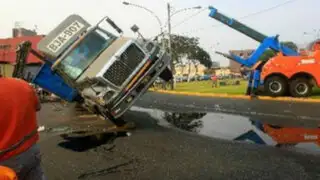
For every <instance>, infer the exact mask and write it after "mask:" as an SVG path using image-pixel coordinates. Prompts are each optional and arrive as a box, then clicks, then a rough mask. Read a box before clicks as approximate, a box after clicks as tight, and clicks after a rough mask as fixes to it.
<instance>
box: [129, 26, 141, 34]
mask: <svg viewBox="0 0 320 180" xmlns="http://www.w3.org/2000/svg"><path fill="white" fill-rule="evenodd" d="M131 30H132V31H133V32H134V33H137V32H139V27H138V26H137V25H133V26H132V27H131Z"/></svg>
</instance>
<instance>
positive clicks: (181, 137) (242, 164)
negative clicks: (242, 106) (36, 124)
mask: <svg viewBox="0 0 320 180" xmlns="http://www.w3.org/2000/svg"><path fill="white" fill-rule="evenodd" d="M152 100H154V99H152ZM157 100H161V99H159V98H158V99H157ZM143 101H144V103H142V102H143ZM147 102H148V101H147V100H145V99H143V100H141V101H140V103H137V104H138V105H139V106H140V107H138V106H135V107H133V108H132V109H131V111H129V112H128V113H126V114H125V116H124V118H125V119H126V120H128V121H133V122H135V123H136V126H137V127H136V129H135V130H132V131H131V132H132V136H129V137H126V136H122V137H121V136H120V137H117V138H116V137H115V136H114V135H109V134H108V135H106V134H101V135H100V136H99V137H97V136H88V137H82V138H69V139H68V138H67V139H64V138H62V137H59V136H57V135H50V133H47V132H42V133H41V141H40V146H41V150H42V153H43V166H44V168H45V171H46V174H47V176H48V177H49V180H50V179H320V158H319V157H320V156H319V145H317V144H315V143H307V144H306V143H300V142H296V143H292V142H291V141H290V143H289V144H287V143H286V139H285V138H280V139H273V138H275V137H278V136H277V133H278V134H279V131H277V130H279V129H282V128H281V127H279V126H275V125H276V124H274V120H271V122H270V123H271V124H267V123H265V122H262V121H259V120H257V119H253V118H251V119H250V118H247V117H243V116H235V115H233V116H230V115H226V114H222V113H207V112H204V110H202V111H200V112H198V109H197V108H193V107H192V106H190V107H189V109H188V110H190V111H189V112H188V113H186V112H187V111H186V110H187V108H188V106H187V105H188V104H186V103H185V104H184V105H185V107H180V108H179V107H175V108H174V107H173V106H168V105H167V106H166V107H164V106H162V109H164V110H166V111H163V110H160V109H161V107H160V108H159V105H157V104H156V103H153V104H152V103H150V104H147ZM149 102H150V100H149ZM169 102H170V101H169ZM141 103H142V104H143V106H144V107H141ZM155 106H157V109H154V108H153V109H150V107H155ZM207 106H209V105H207ZM146 107H148V108H146ZM192 109H193V110H192ZM57 112H58V113H57ZM181 112H183V113H181ZM57 114H59V115H57ZM81 115H82V114H81V113H80V114H79V113H76V115H75V110H74V106H73V105H68V106H61V105H59V104H57V105H55V106H53V105H52V104H44V107H43V110H42V111H41V112H40V113H39V119H41V120H40V124H41V125H45V126H46V128H50V127H52V128H53V130H57V131H62V132H63V131H65V130H66V124H68V122H70V121H72V119H73V120H82V119H88V118H90V115H88V116H81ZM91 118H96V117H91ZM291 120H292V119H291ZM291 120H290V122H291V123H292V122H293V121H291ZM293 124H294V123H293ZM298 124H300V123H298ZM314 124H315V123H314V122H313V121H310V123H304V125H305V126H304V127H299V128H300V129H298V130H299V132H301V130H302V131H304V130H306V129H307V130H316V131H315V132H316V133H317V132H319V131H317V130H318V129H316V128H317V127H316V126H314ZM268 125H271V128H269V126H268ZM284 128H286V129H285V130H288V129H287V128H289V132H290V128H298V126H297V125H296V124H295V126H289V127H286V126H285V127H284ZM282 130H283V129H282ZM293 130H294V132H297V129H293ZM272 133H276V134H272ZM308 133H310V132H308ZM312 133H314V131H312ZM280 134H281V133H280ZM304 135H305V133H304ZM307 135H308V134H307ZM318 135H319V134H318ZM306 137H308V138H309V139H312V141H313V142H316V140H315V138H316V136H315V135H314V134H313V135H310V134H309V136H306ZM317 138H319V136H317ZM230 140H232V141H230ZM276 140H279V142H277V141H276ZM296 140H297V139H296ZM248 142H249V143H248ZM318 142H319V139H318ZM264 144H267V145H269V146H265V145H264Z"/></svg>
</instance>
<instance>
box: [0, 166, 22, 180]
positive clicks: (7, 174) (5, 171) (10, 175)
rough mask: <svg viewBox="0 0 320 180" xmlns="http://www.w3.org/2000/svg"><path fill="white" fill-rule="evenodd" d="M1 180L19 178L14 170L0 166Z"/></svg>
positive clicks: (16, 179)
mask: <svg viewBox="0 0 320 180" xmlns="http://www.w3.org/2000/svg"><path fill="white" fill-rule="evenodd" d="M0 180H18V177H17V175H16V173H15V172H14V171H13V170H12V169H10V168H8V167H4V166H0Z"/></svg>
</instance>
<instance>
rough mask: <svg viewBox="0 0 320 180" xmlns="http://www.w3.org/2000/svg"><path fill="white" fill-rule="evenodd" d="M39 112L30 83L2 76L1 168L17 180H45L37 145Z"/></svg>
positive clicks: (0, 107) (0, 105) (0, 85)
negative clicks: (10, 170) (6, 169)
mask: <svg viewBox="0 0 320 180" xmlns="http://www.w3.org/2000/svg"><path fill="white" fill-rule="evenodd" d="M40 108H41V105H40V102H39V99H38V97H37V95H36V93H35V91H34V89H33V88H32V87H31V86H30V85H29V84H28V83H27V82H25V81H23V80H20V79H15V78H6V77H2V76H1V72H0V137H1V138H0V166H5V167H8V168H11V169H13V170H14V171H15V172H16V174H17V177H18V179H23V180H42V179H45V176H44V173H43V171H42V168H41V165H40V162H41V157H40V149H39V147H38V145H37V141H38V140H39V134H38V125H37V118H36V113H37V111H39V110H40Z"/></svg>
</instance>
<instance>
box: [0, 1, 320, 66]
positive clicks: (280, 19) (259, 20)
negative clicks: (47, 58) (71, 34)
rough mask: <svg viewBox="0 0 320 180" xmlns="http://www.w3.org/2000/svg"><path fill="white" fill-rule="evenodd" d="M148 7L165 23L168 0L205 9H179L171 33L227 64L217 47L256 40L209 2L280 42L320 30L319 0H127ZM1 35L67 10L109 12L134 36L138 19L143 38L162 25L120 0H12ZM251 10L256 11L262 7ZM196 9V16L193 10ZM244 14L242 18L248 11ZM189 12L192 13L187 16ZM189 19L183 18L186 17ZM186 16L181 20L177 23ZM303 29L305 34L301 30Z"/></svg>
mask: <svg viewBox="0 0 320 180" xmlns="http://www.w3.org/2000/svg"><path fill="white" fill-rule="evenodd" d="M127 1H128V2H130V3H134V4H138V5H141V6H144V7H146V8H148V9H150V10H152V11H153V12H154V13H155V14H156V15H157V16H158V17H159V18H160V20H161V22H162V24H166V22H167V4H166V3H167V2H170V4H171V6H172V8H173V9H172V11H173V12H174V11H176V10H179V9H184V8H189V7H194V6H202V7H204V9H203V10H201V11H200V10H188V11H182V12H180V13H178V14H176V15H174V16H173V17H172V27H173V28H172V33H174V34H181V35H186V36H189V37H199V39H200V45H201V46H202V47H203V48H204V49H205V50H206V51H208V52H209V54H210V56H211V58H212V60H213V61H218V62H220V64H221V65H222V66H227V65H228V64H229V61H228V60H226V59H225V58H223V57H221V56H219V55H216V54H215V53H214V51H215V50H218V51H222V52H228V51H229V50H231V49H232V50H241V49H255V48H256V47H257V46H258V45H259V43H258V42H256V41H254V40H252V39H250V38H249V37H247V36H245V35H243V34H241V33H239V32H237V31H235V30H233V29H231V28H229V27H227V26H224V25H221V23H219V22H218V21H216V20H214V19H212V18H210V17H209V16H208V15H209V10H208V9H207V7H208V6H214V7H215V8H217V9H218V10H219V11H220V12H221V13H223V14H225V15H228V16H229V17H232V18H235V19H237V20H239V21H240V22H242V23H244V24H246V25H248V26H250V27H251V28H253V29H256V30H258V31H260V32H262V33H263V34H265V35H268V36H274V35H277V34H279V35H280V40H281V41H293V42H295V43H296V44H298V45H299V46H304V45H305V44H306V43H308V42H310V41H311V40H313V39H314V38H315V33H313V30H318V29H320V24H319V23H318V18H317V17H320V11H319V10H318V7H320V1H319V0H291V1H290V3H287V4H285V5H282V6H279V7H277V8H273V9H271V10H269V11H263V10H266V9H269V8H271V7H274V6H276V5H279V4H283V3H284V2H287V1H288V0H259V1H257V0H127ZM1 6H2V8H1V12H0V13H1V21H0V23H1V30H0V38H7V37H10V36H11V34H12V32H11V29H12V28H13V27H14V25H15V22H19V23H20V24H21V26H23V27H25V28H31V29H33V28H34V27H35V26H37V31H38V33H39V34H47V33H48V32H50V30H52V29H53V28H55V26H57V25H58V24H59V23H60V22H62V21H63V20H64V19H65V18H66V17H67V16H69V15H70V14H79V15H80V16H82V17H83V18H84V19H86V20H87V21H88V22H89V23H91V24H95V23H96V22H98V21H99V20H100V19H101V18H102V17H104V16H108V17H110V18H111V19H112V20H114V21H115V22H116V23H117V24H118V25H119V26H120V27H121V28H122V29H123V30H124V33H125V35H127V36H134V34H133V33H132V32H131V30H130V27H131V26H132V25H133V24H136V25H138V26H139V27H140V31H141V33H142V34H143V35H144V36H145V37H153V36H155V35H157V34H159V33H160V25H159V23H158V22H157V20H156V18H155V17H154V16H153V15H152V14H151V13H149V12H147V11H145V10H143V9H141V8H137V7H134V6H125V5H123V4H122V1H121V0H90V1H86V0H82V1H79V0H52V1H48V0H28V1H26V0H10V1H4V2H2V3H1ZM261 11H263V12H262V13H258V14H255V13H256V12H261ZM195 14H196V15H195ZM250 14H252V15H251V16H248V17H246V18H241V17H244V16H247V15H250ZM190 17H192V18H190ZM185 19H188V20H187V21H184V20H185ZM182 21H184V23H181V22H182ZM304 32H307V33H308V34H307V35H304Z"/></svg>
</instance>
